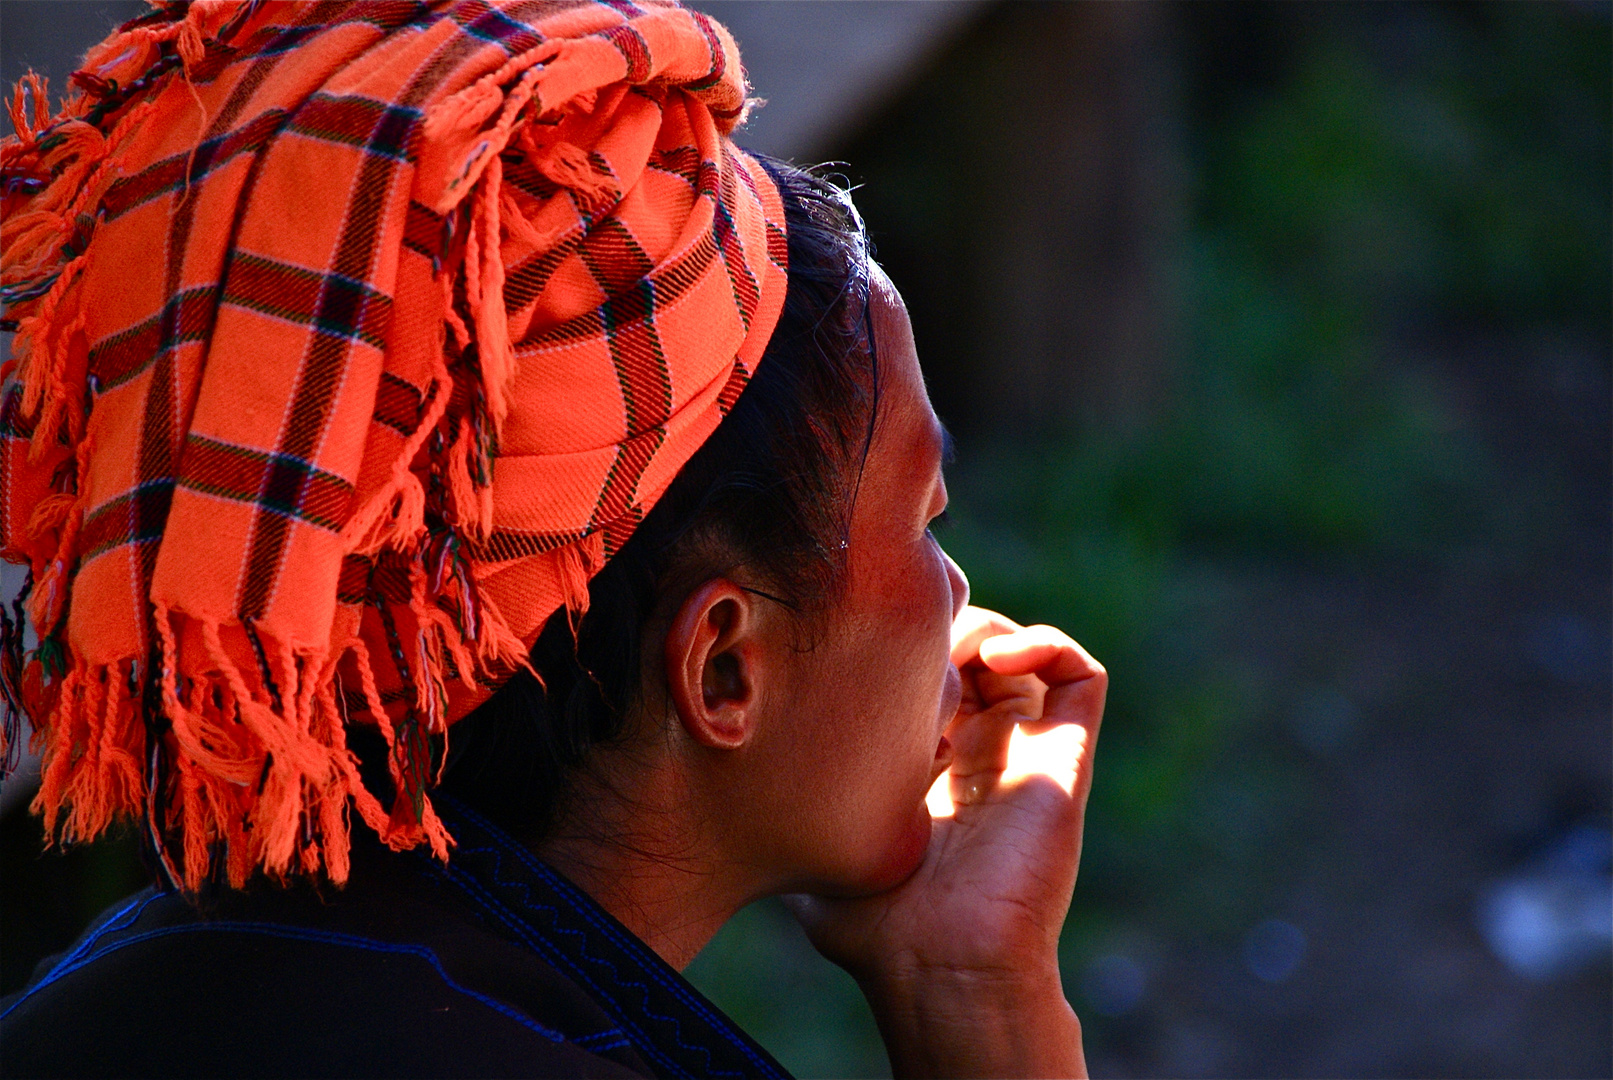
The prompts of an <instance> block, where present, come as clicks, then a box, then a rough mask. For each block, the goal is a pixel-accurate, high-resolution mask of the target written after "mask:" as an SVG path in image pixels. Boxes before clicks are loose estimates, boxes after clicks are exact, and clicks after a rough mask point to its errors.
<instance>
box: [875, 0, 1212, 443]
mask: <svg viewBox="0 0 1613 1080" xmlns="http://www.w3.org/2000/svg"><path fill="white" fill-rule="evenodd" d="M1176 19H1177V14H1176V9H1175V8H1174V7H1172V6H1170V5H1166V4H1157V3H1131V2H1124V0H1121V2H1116V0H1096V2H1089V3H1027V2H1014V0H1009V2H1005V3H1000V4H997V5H995V6H993V7H992V8H991V9H989V10H988V11H987V12H986V13H985V14H984V15H983V16H982V17H981V18H979V19H978V20H977V21H976V22H975V24H974V25H973V26H971V27H969V28H968V29H967V30H965V31H964V32H963V33H962V34H960V35H959V36H958V38H957V39H955V41H954V42H953V44H952V46H951V47H950V48H949V49H948V50H947V51H946V52H945V53H944V54H943V55H942V56H940V57H939V58H938V59H937V60H936V61H935V62H934V63H933V64H932V65H931V66H930V67H929V68H928V70H927V71H926V72H925V73H924V74H923V75H922V76H921V77H920V78H919V79H918V80H917V81H916V82H915V83H914V85H913V86H912V87H910V88H909V90H908V91H907V92H906V93H905V94H903V95H901V96H900V97H899V98H898V99H897V100H896V101H895V102H894V103H893V105H892V106H891V107H890V108H889V109H888V110H887V111H886V112H885V113H884V114H883V115H882V116H881V117H879V118H878V119H876V120H875V121H874V122H873V123H872V124H871V125H869V127H868V128H866V129H865V130H864V131H863V132H862V133H861V134H860V135H859V136H858V137H857V138H856V139H853V140H850V141H849V142H848V143H846V144H845V150H844V155H845V159H846V160H847V161H848V162H850V164H851V169H852V173H853V175H854V176H855V177H857V178H859V179H866V181H867V187H866V188H865V189H864V190H863V191H862V192H860V193H859V201H860V202H862V203H863V204H864V205H865V207H866V210H867V213H868V218H869V224H870V227H871V228H872V229H873V231H874V234H875V239H876V241H877V242H878V243H879V245H880V256H881V258H882V260H884V261H885V262H886V263H887V265H888V267H889V268H890V269H891V272H892V274H893V276H894V278H895V280H896V283H897V285H898V286H899V287H901V288H902V289H903V291H904V293H905V294H907V296H908V299H909V302H910V307H911V308H912V310H913V314H914V323H915V330H916V333H917V336H918V342H919V348H920V353H921V355H922V357H923V359H924V361H925V367H926V371H927V372H928V373H929V374H930V377H931V383H932V389H933V391H934V394H935V397H936V399H937V403H938V406H939V407H940V408H941V410H942V412H943V415H944V416H945V417H946V418H947V419H948V420H949V422H951V423H953V424H955V425H956V426H958V427H959V428H961V429H963V430H964V431H965V432H978V433H979V434H981V435H989V434H991V433H992V432H995V431H1013V432H1024V431H1027V430H1045V431H1058V432H1064V431H1069V430H1071V428H1072V427H1074V426H1085V425H1086V424H1089V423H1093V422H1102V423H1104V424H1105V425H1107V424H1109V423H1111V422H1118V423H1122V424H1124V423H1125V422H1127V421H1128V420H1131V419H1136V418H1141V417H1143V416H1146V415H1147V413H1148V412H1150V411H1151V410H1153V409H1154V408H1155V407H1157V405H1158V403H1159V401H1160V400H1161V398H1162V396H1163V393H1164V390H1165V387H1166V384H1167V381H1168V376H1167V364H1168V358H1169V355H1170V350H1171V337H1172V330H1173V327H1172V318H1171V313H1172V311H1173V310H1174V309H1175V307H1176V303H1175V298H1174V296H1173V295H1172V288H1171V280H1172V276H1173V275H1172V262H1173V260H1174V259H1175V258H1176V253H1177V246H1178V245H1177V241H1178V238H1179V235H1180V233H1181V230H1182V224H1183V216H1184V215H1183V207H1182V203H1183V198H1184V189H1185V183H1184V179H1183V173H1184V167H1183V164H1182V161H1181V150H1180V134H1179V124H1178V119H1177V90H1176V85H1175V82H1176V68H1175V65H1176V61H1175V57H1174V50H1173V48H1172V33H1173V27H1174V23H1175V21H1176Z"/></svg>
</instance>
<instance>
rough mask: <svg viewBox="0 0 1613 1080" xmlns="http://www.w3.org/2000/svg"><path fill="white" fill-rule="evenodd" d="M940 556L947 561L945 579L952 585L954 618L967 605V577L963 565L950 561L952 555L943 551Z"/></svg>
mask: <svg viewBox="0 0 1613 1080" xmlns="http://www.w3.org/2000/svg"><path fill="white" fill-rule="evenodd" d="M941 557H942V558H943V559H945V560H946V561H947V581H948V582H949V583H950V584H951V586H952V617H953V618H954V619H956V618H957V617H958V616H959V615H962V614H963V609H964V608H966V607H968V606H969V578H968V576H967V575H965V574H964V572H963V567H961V566H959V565H958V564H957V563H955V562H953V561H952V556H950V555H948V554H947V553H946V552H944V551H943V552H942V553H941Z"/></svg>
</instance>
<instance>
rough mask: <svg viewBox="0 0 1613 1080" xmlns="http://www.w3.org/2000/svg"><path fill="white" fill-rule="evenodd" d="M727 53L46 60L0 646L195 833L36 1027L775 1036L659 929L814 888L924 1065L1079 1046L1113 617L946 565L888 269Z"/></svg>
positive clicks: (633, 16)
mask: <svg viewBox="0 0 1613 1080" xmlns="http://www.w3.org/2000/svg"><path fill="white" fill-rule="evenodd" d="M739 70H740V69H739V65H738V59H737V55H736V54H735V52H734V48H733V44H732V41H731V40H730V39H729V38H728V37H727V35H726V32H724V31H722V29H721V28H720V27H719V26H717V25H716V24H715V23H712V22H711V21H710V20H708V19H705V18H704V17H701V16H698V15H693V14H691V13H688V12H686V11H683V10H681V9H676V8H662V7H650V6H636V5H613V6H606V5H576V6H571V5H554V4H511V5H507V6H505V7H502V8H493V7H489V6H487V5H486V4H482V3H479V2H471V3H463V4H449V5H439V6H435V7H426V6H421V7H415V6H405V5H397V4H386V5H352V6H342V5H285V6H281V5H274V4H245V5H234V4H209V5H201V4H198V5H194V6H192V7H191V8H190V9H189V10H188V11H186V10H184V9H181V8H177V7H176V8H174V9H165V10H163V11H159V12H157V13H155V14H154V15H153V16H151V17H150V18H148V19H146V20H142V21H140V22H139V23H138V24H130V25H129V26H127V27H125V28H124V29H123V30H122V31H121V32H120V33H119V34H117V35H114V37H113V38H111V39H109V40H108V42H106V43H104V44H103V45H102V46H100V47H98V48H97V49H96V50H92V52H91V54H90V56H89V57H88V58H87V62H86V71H87V72H88V74H87V75H85V76H83V77H82V78H81V79H80V82H81V84H82V85H84V86H85V87H86V91H87V92H86V94H85V95H84V96H83V97H82V98H81V99H80V100H79V101H78V102H77V103H74V104H70V105H69V107H68V109H67V110H66V114H65V115H64V116H63V117H58V118H56V119H55V120H54V121H52V120H50V119H49V118H48V117H45V116H43V115H37V116H34V117H29V116H26V115H20V114H21V113H22V109H21V107H20V105H19V108H18V110H17V113H18V114H19V121H20V122H19V124H18V126H19V129H20V130H21V133H22V137H21V138H20V139H19V140H18V141H16V142H13V143H11V144H9V145H8V146H7V147H6V151H7V157H6V160H5V169H6V177H7V192H8V195H7V198H8V205H7V206H6V211H7V226H6V228H7V233H6V263H5V266H6V276H5V282H6V287H7V290H8V292H7V300H8V302H10V303H11V304H12V307H11V309H10V312H9V314H10V315H12V316H13V317H15V318H16V319H17V325H18V328H19V333H18V341H19V348H18V353H19V355H20V356H21V358H22V359H21V363H20V364H19V365H17V366H16V368H15V370H14V371H13V372H12V373H11V374H12V379H11V382H10V383H9V384H8V390H7V396H6V399H5V403H6V407H5V415H6V417H7V424H6V430H5V433H4V434H5V459H4V462H5V469H6V472H5V475H4V477H3V478H0V479H3V480H4V495H5V502H4V506H3V518H0V533H3V536H4V541H5V548H6V553H7V555H8V557H12V558H18V559H26V560H27V561H28V562H29V563H30V565H31V568H32V570H33V574H34V576H33V582H34V584H33V586H32V590H31V593H30V596H29V606H30V611H29V614H30V616H31V618H32V619H33V620H34V623H35V626H36V627H40V628H43V631H42V633H41V645H40V648H39V650H38V651H37V652H36V653H35V654H34V655H33V656H32V657H30V658H29V661H30V662H29V663H27V664H26V665H25V664H24V663H23V657H22V656H21V655H20V643H19V642H17V641H16V640H13V641H12V642H11V643H10V646H9V649H10V651H9V653H8V657H9V659H10V666H9V667H8V673H9V674H10V676H11V677H10V678H9V679H8V681H7V689H8V694H9V695H11V697H12V699H13V700H17V701H19V702H20V703H23V704H26V705H27V707H28V710H29V713H30V715H31V716H32V717H33V718H34V721H35V723H36V725H38V728H39V730H40V731H41V732H42V735H43V741H44V746H45V759H46V760H45V766H44V774H43V775H44V779H43V783H42V788H41V794H40V796H39V798H38V799H37V800H36V807H37V808H38V809H40V810H41V811H42V812H43V813H44V814H45V815H46V820H47V824H48V825H49V826H50V827H51V829H52V830H53V832H55V833H56V834H57V835H60V836H62V837H63V838H64V839H80V838H87V837H90V836H93V835H94V834H95V833H97V832H98V831H100V829H102V828H104V827H105V826H106V825H107V824H108V822H109V821H110V820H112V819H113V818H115V817H116V816H118V815H128V816H131V817H137V818H138V819H139V820H140V821H141V822H142V826H143V832H144V836H145V839H146V843H147V847H148V849H149V851H150V854H151V857H152V860H153V864H154V867H155V869H156V872H157V874H158V875H159V882H160V887H159V888H157V889H154V890H152V891H149V892H148V893H144V894H141V895H139V896H137V897H135V898H133V899H132V900H131V901H129V902H127V903H125V904H123V905H120V906H118V907H116V908H114V909H113V910H112V911H111V912H109V913H108V915H107V916H106V917H105V918H104V919H103V920H102V921H101V922H100V923H99V924H98V925H97V926H96V927H94V928H92V930H91V931H90V932H89V933H88V934H87V935H86V936H85V938H84V939H82V940H81V941H80V942H79V944H77V945H76V946H74V948H73V949H72V950H70V951H69V952H68V953H67V954H66V955H65V956H64V957H63V958H61V959H60V960H59V961H57V962H55V963H54V964H53V965H49V966H48V969H47V970H45V971H43V972H41V974H40V975H39V976H38V977H37V978H36V979H35V981H34V982H33V983H32V984H31V985H30V987H29V988H27V989H26V990H25V991H23V992H22V993H21V994H20V995H18V996H17V997H16V998H14V999H13V1000H11V1001H8V1002H7V1003H6V1018H5V1020H4V1024H5V1028H4V1042H5V1055H6V1057H5V1059H6V1067H7V1069H8V1071H11V1072H14V1073H17V1074H30V1073H75V1074H93V1073H114V1072H116V1073H122V1074H144V1073H157V1072H161V1073H168V1074H172V1073H184V1072H195V1073H264V1074H286V1073H299V1074H315V1073H348V1074H371V1075H402V1074H467V1075H469V1074H508V1075H515V1074H520V1075H645V1074H651V1075H707V1074H709V1075H728V1074H740V1075H751V1074H762V1075H776V1074H779V1073H781V1072H782V1070H780V1069H779V1067H778V1065H777V1064H776V1063H775V1062H773V1061H772V1059H771V1058H770V1057H769V1056H768V1055H767V1054H766V1052H765V1051H763V1050H761V1048H759V1047H757V1046H756V1045H755V1044H754V1043H753V1042H751V1041H750V1040H749V1039H748V1038H746V1037H745V1036H744V1035H743V1034H742V1033H740V1032H738V1031H737V1030H735V1029H734V1028H733V1026H732V1024H731V1023H729V1022H728V1021H727V1020H726V1018H724V1017H723V1016H722V1015H721V1014H720V1012H718V1011H717V1010H716V1009H715V1008H714V1007H713V1006H711V1005H710V1003H709V1002H706V1001H705V1000H704V999H703V998H701V997H700V995H699V994H698V993H697V992H695V991H694V990H693V989H692V988H691V987H689V986H688V984H687V983H685V982H684V981H683V980H682V979H681V978H680V977H679V976H678V975H677V974H676V969H678V968H681V967H682V966H684V965H685V964H687V962H688V961H689V960H691V959H692V958H693V957H694V955H695V953H696V952H698V951H699V949H700V948H701V946H702V945H703V944H704V943H705V942H706V941H707V940H708V939H709V938H710V936H711V935H712V934H713V933H715V931H716V930H717V929H718V928H719V927H720V926H721V925H722V923H723V922H724V921H725V920H726V919H727V918H728V917H729V916H730V915H731V914H732V913H733V912H734V911H736V910H737V909H738V908H739V907H741V906H743V905H744V904H746V903H749V902H750V901H752V900H754V899H757V898H759V897H762V896H767V895H776V894H787V895H789V896H790V898H791V904H792V908H793V910H795V912H796V913H797V915H798V917H800V919H801V920H802V922H803V924H804V925H805V926H806V928H807V930H808V933H809V935H810V936H811V938H812V940H813V942H814V944H815V945H816V946H817V947H818V948H819V949H820V950H821V951H822V952H823V953H824V954H825V955H826V956H828V957H829V958H830V959H832V960H834V961H835V962H837V963H839V964H841V965H842V966H843V967H845V968H846V969H847V970H848V971H850V972H851V973H852V974H853V975H854V976H856V978H857V979H858V981H859V983H860V984H861V986H862V987H863V989H864V991H865V993H866V994H867V996H868V999H869V1002H870V1004H871V1006H872V1007H873V1010H874V1013H875V1016H876V1017H877V1018H878V1020H879V1023H880V1027H881V1031H882V1034H883V1035H884V1038H885V1040H886V1044H887V1046H888V1048H889V1050H890V1054H891V1059H892V1063H893V1065H894V1067H895V1068H896V1070H897V1071H898V1072H899V1073H902V1074H912V1075H984V1074H990V1075H1042V1076H1051V1075H1079V1074H1080V1073H1081V1072H1082V1071H1083V1064H1082V1058H1081V1047H1080V1034H1079V1026H1078V1024H1077V1022H1076V1019H1075V1016H1074V1014H1073V1013H1072V1012H1071V1010H1070V1008H1069V1006H1068V1004H1067V1003H1066V1002H1065V1000H1064V997H1063V994H1062V990H1061V988H1060V984H1059V977H1058V968H1057V957H1056V943H1057V937H1058V931H1059V928H1060V924H1061V923H1062V919H1063V915H1064V912H1065V909H1066V907H1067V905H1068V901H1069V895H1070V890H1071V888H1072V887H1073V883H1074V876H1075V867H1076V863H1077V860H1078V855H1079V842H1080V833H1081V824H1082V812H1083V807H1084V803H1085V797H1086V791H1087V788H1088V785H1089V783H1090V762H1091V754H1090V739H1091V738H1092V737H1093V736H1095V734H1096V729H1097V724H1098V719H1099V716H1100V714H1101V710H1102V699H1103V686H1104V676H1103V673H1102V669H1101V668H1099V667H1098V666H1097V665H1096V664H1095V663H1094V662H1093V661H1092V660H1091V658H1090V657H1088V656H1087V655H1086V654H1085V653H1084V652H1083V651H1082V650H1081V649H1080V648H1079V647H1078V646H1076V645H1075V644H1074V643H1073V642H1071V641H1070V640H1069V639H1068V638H1066V637H1064V636H1063V635H1062V634H1059V633H1058V632H1057V631H1053V630H1051V629H1049V628H1031V629H1024V628H1020V627H1018V626H1016V625H1015V624H1013V623H1011V622H1009V621H1008V620H1006V619H1004V618H1002V617H1001V616H997V615H993V614H991V613H988V612H983V611H980V610H978V609H972V608H968V607H967V606H966V603H967V583H966V582H965V580H964V578H963V575H962V573H961V572H960V571H959V570H958V568H957V567H956V566H955V565H954V564H953V563H952V562H951V560H949V559H948V558H947V557H946V556H945V554H944V553H943V552H942V551H941V550H940V548H939V547H938V546H937V545H936V543H935V541H934V539H933V537H931V536H930V534H929V532H928V525H929V523H930V522H931V521H932V520H933V519H934V518H935V517H936V516H938V515H940V514H941V513H942V512H943V511H944V509H945V503H946V492H945V486H944V483H943V480H942V475H941V464H942V458H943V445H944V436H943V433H942V431H941V428H940V426H939V424H938V423H937V421H936V419H935V417H934V414H933V413H932V412H931V410H930V407H929V404H928V401H927V399H926V397H925V394H924V389H923V381H922V377H921V375H920V372H919V367H918V360H917V356H916V354H915V352H914V348H913V341H912V335H911V330H910V327H909V326H908V322H907V317H906V314H905V312H904V310H903V309H902V306H901V301H900V298H899V296H898V295H897V293H896V291H895V289H894V288H893V287H892V286H891V284H890V283H889V282H888V281H887V280H886V279H885V278H884V276H883V274H882V273H881V272H880V271H879V270H878V268H877V267H875V266H873V264H872V263H871V262H870V261H869V259H868V256H867V250H866V243H865V241H864V239H863V237H862V234H861V229H860V224H859V223H858V221H857V219H856V216H855V212H854V211H852V210H851V209H850V206H849V204H848V203H846V202H845V201H844V198H843V196H841V195H840V194H839V193H838V192H837V191H835V190H834V189H832V188H830V187H828V186H826V185H824V184H823V183H821V182H820V181H817V180H815V179H813V178H812V177H811V176H809V175H807V174H804V173H801V172H799V171H797V170H794V169H792V168H790V167H789V166H785V165H782V164H780V163H776V162H762V161H760V160H758V159H755V158H752V157H750V156H748V155H746V154H744V153H743V152H742V151H740V150H738V149H737V148H736V147H734V146H733V145H732V143H731V142H729V141H728V138H727V132H728V131H729V130H731V129H732V127H733V126H734V125H735V124H736V123H737V122H738V121H739V120H741V119H742V115H743V110H744V104H745V102H744V87H743V83H742V81H741V79H740V76H739V74H738V72H739ZM64 237H66V238H67V239H66V242H65V243H64V242H63V238H64ZM153 252H161V253H162V258H161V259H160V260H158V261H160V262H161V263H162V265H163V271H162V273H161V274H157V273H154V272H153V271H152V270H151V269H148V268H147V264H148V263H150V262H151V261H152V259H153ZM135 272H143V275H144V276H143V277H142V278H140V279H136V278H135V277H133V276H132V275H133V274H134V273H135ZM13 637H14V638H15V635H13ZM495 691H496V692H495ZM1016 725H1019V726H1020V728H1019V729H1020V731H1021V732H1023V733H1024V734H1025V735H1028V736H1032V737H1031V738H1022V739H1021V741H1020V742H1018V743H1016V744H1014V745H1015V746H1016V747H1019V748H1026V747H1029V748H1034V747H1036V746H1038V745H1044V746H1045V745H1046V744H1049V743H1055V744H1057V745H1058V747H1059V748H1060V750H1061V752H1062V759H1061V760H1059V761H1057V762H1055V763H1054V764H1053V765H1052V766H1051V767H1048V766H1046V765H1045V764H1044V765H1042V766H1038V767H1026V766H1025V764H1024V763H1023V762H1022V761H1019V760H1017V759H1016V757H1015V755H1014V754H1013V753H1011V736H1012V735H1013V733H1014V732H1015V729H1016ZM1072 736H1073V737H1072ZM1038 738H1039V739H1040V743H1038V742H1037V741H1036V740H1037V739H1038ZM943 774H945V775H944V776H943ZM937 780H940V781H941V783H940V785H939V786H938V787H937V788H936V790H935V791H934V792H933V793H931V795H930V799H929V803H928V804H927V801H926V793H927V792H929V791H930V789H931V786H932V784H933V783H935V782H936V781H937ZM931 806H933V807H934V808H935V809H936V810H937V811H938V812H939V813H940V814H941V816H939V817H937V818H934V819H932V815H931V810H930V808H931ZM352 810H356V811H357V812H358V814H359V816H360V817H361V818H362V820H363V822H364V825H363V826H362V827H360V828H357V829H352V830H351V831H350V830H349V826H348V821H347V816H348V814H349V813H350V811H352ZM415 848H420V849H421V853H420V854H419V855H415V856H409V855H402V854H398V852H403V851H408V850H411V849H415ZM388 849H391V850H388ZM86 1033H93V1034H86Z"/></svg>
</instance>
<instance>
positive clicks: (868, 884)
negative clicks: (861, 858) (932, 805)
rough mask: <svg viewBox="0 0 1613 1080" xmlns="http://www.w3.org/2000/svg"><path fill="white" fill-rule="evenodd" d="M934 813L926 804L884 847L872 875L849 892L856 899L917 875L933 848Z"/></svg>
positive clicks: (914, 809)
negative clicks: (930, 849)
mask: <svg viewBox="0 0 1613 1080" xmlns="http://www.w3.org/2000/svg"><path fill="white" fill-rule="evenodd" d="M931 824H932V823H931V821H930V810H929V808H928V807H927V806H925V805H924V803H923V802H920V803H919V804H918V805H917V806H915V807H914V808H913V812H912V813H911V814H910V815H909V816H908V819H907V821H906V822H905V823H903V825H902V826H901V827H900V828H899V829H897V830H895V831H894V835H892V836H891V838H890V839H889V840H888V841H887V842H886V843H885V844H884V845H883V846H882V849H881V852H880V855H879V858H878V860H877V861H876V862H875V863H874V865H873V866H872V867H871V868H870V869H869V871H868V873H866V874H864V875H859V879H858V882H857V884H856V885H855V886H854V887H852V888H851V889H850V890H848V894H849V895H852V896H871V895H873V894H874V893H882V892H886V891H888V890H890V889H894V888H896V886H898V885H900V884H901V883H902V882H904V881H906V880H907V879H908V878H910V877H912V876H913V872H914V871H915V870H917V869H918V868H919V866H920V865H921V864H922V863H923V862H924V853H925V852H926V851H927V850H929V847H930V828H931Z"/></svg>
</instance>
